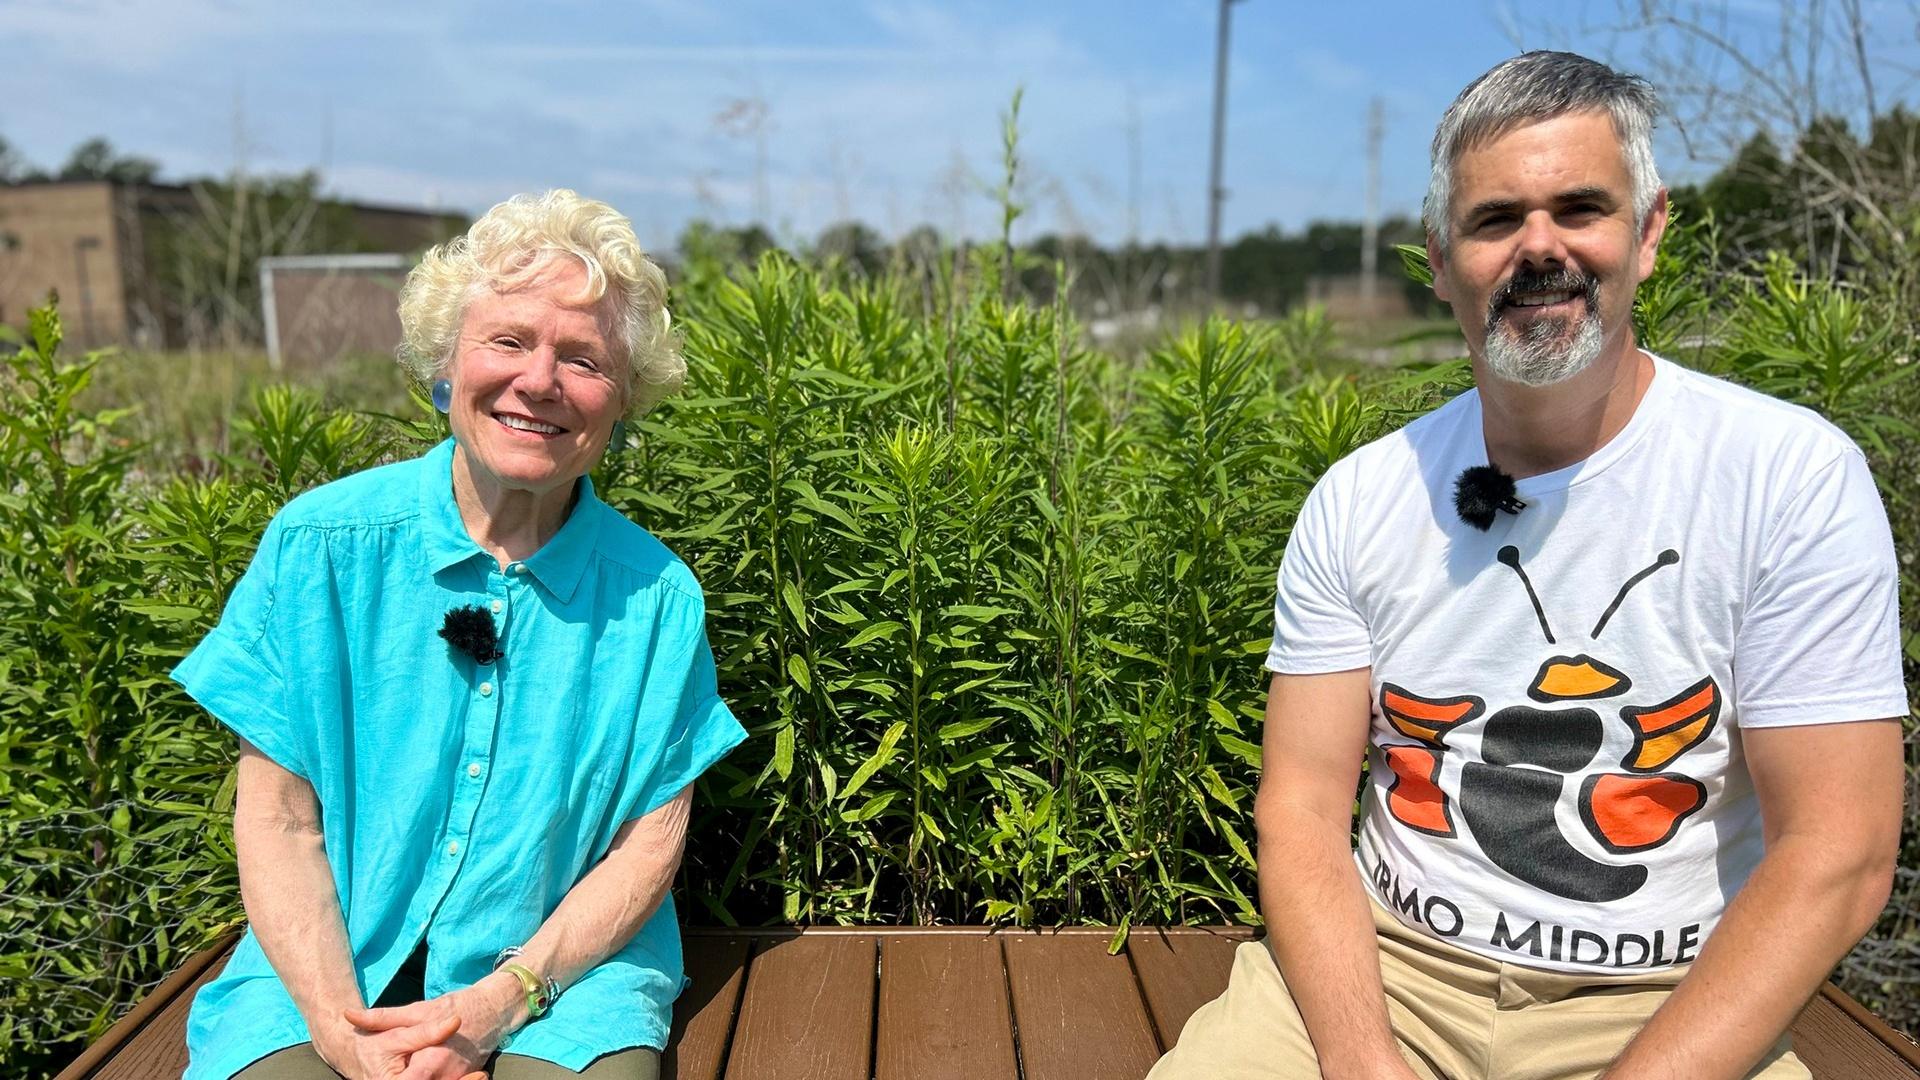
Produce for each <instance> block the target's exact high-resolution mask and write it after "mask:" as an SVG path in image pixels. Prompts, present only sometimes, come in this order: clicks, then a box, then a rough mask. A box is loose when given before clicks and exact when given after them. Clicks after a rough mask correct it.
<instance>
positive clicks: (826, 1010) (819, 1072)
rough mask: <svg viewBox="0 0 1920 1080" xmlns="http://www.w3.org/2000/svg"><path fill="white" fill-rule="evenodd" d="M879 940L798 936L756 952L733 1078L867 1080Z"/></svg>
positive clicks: (730, 1068) (737, 1028) (731, 1065)
mask: <svg viewBox="0 0 1920 1080" xmlns="http://www.w3.org/2000/svg"><path fill="white" fill-rule="evenodd" d="M877 963H878V956H877V955H876V952H875V941H874V936H873V935H872V934H867V935H837V936H814V937H796V938H794V939H792V940H790V941H775V942H772V943H771V944H767V945H765V946H763V947H762V948H761V949H759V950H758V951H757V952H755V953H754V956H753V959H752V961H751V962H750V963H749V964H748V965H747V988H746V992H745V994H744V995H743V996H742V998H741V1000H740V1016H739V1019H737V1020H736V1021H735V1022H734V1028H733V1049H732V1050H731V1051H730V1052H729V1053H728V1054H727V1080H775V1078H778V1080H867V1069H868V1066H869V1065H870V1063H871V1058H872V1051H873V995H874V980H875V975H876V970H875V969H876V965H877Z"/></svg>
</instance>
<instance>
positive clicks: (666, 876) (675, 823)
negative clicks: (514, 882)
mask: <svg viewBox="0 0 1920 1080" xmlns="http://www.w3.org/2000/svg"><path fill="white" fill-rule="evenodd" d="M692 801H693V789H692V788H691V787H689V788H686V789H684V790H682V791H681V792H680V794H678V795H676V796H675V797H674V798H672V799H671V800H669V801H668V802H667V803H666V804H665V805H663V806H661V807H660V808H659V809H657V810H654V811H653V812H652V813H650V814H648V815H646V816H645V817H643V818H639V819H637V820H635V821H632V822H630V823H628V824H627V825H626V826H625V827H624V828H622V829H621V830H620V832H619V834H618V835H616V836H615V838H614V842H613V847H612V849H611V850H609V851H608V852H607V857H606V858H604V859H602V860H601V861H600V864H599V865H598V866H595V867H594V868H593V869H592V870H590V871H588V872H587V875H586V876H585V877H583V878H581V879H580V881H579V882H578V883H577V884H575V885H574V887H573V888H572V889H570V890H568V892H567V895H566V896H565V897H563V898H562V899H561V901H560V905H559V906H558V907H556V908H555V909H554V911H553V914H552V915H549V916H548V917H547V920H546V922H544V923H542V924H541V925H540V929H539V931H537V932H536V933H535V934H534V935H533V937H532V938H530V939H528V940H527V941H526V942H525V943H524V944H522V945H521V955H520V959H519V962H520V963H522V964H524V965H525V966H526V967H528V968H530V969H531V970H533V971H535V972H538V973H540V974H541V975H543V976H546V977H547V978H551V979H553V980H554V981H555V982H557V983H559V984H560V986H562V987H563V988H564V987H566V986H568V985H570V984H572V983H573V982H575V981H577V980H578V979H579V978H580V977H581V976H583V975H585V974H586V973H587V972H588V971H591V970H592V969H593V968H594V967H596V966H598V965H599V964H600V963H601V962H602V961H604V960H606V959H607V958H608V957H609V956H612V955H613V954H614V953H615V952H618V951H619V950H620V949H621V948H624V947H625V946H626V944H627V942H629V941H631V940H633V936H634V935H635V934H637V933H639V932H640V928H641V927H643V926H645V925H646V923H647V920H648V919H650V918H652V917H653V913H654V912H655V911H657V910H659V908H660V903H661V901H662V900H664V899H665V898H666V895H667V890H668V889H669V888H671V887H672V885H673V875H674V874H675V873H676V872H678V870H679V868H680V855H681V852H682V851H683V850H684V845H685V842H686V833H687V814H688V809H689V807H690V805H691V804H692ZM524 1021H525V1007H524V1005H522V1006H520V1008H519V1011H518V1014H517V1015H516V1016H515V1017H514V1021H513V1026H516V1027H517V1026H518V1025H519V1024H520V1023H523V1022H524Z"/></svg>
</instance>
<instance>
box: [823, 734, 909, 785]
mask: <svg viewBox="0 0 1920 1080" xmlns="http://www.w3.org/2000/svg"><path fill="white" fill-rule="evenodd" d="M906 733H907V722H906V721H905V720H895V721H894V722H893V724H892V725H891V726H889V727H888V728H887V731H886V734H884V735H882V736H880V745H879V746H878V747H877V748H876V749H875V750H874V751H873V753H871V754H869V755H867V760H865V761H863V762H861V763H860V767H859V768H857V769H855V770H853V775H852V776H850V777H848V778H847V786H846V787H845V788H842V789H841V791H840V801H841V802H846V801H847V800H848V799H851V798H853V796H854V794H855V793H856V792H858V791H859V790H860V789H861V788H862V787H864V786H866V783H867V781H868V780H870V779H872V778H873V774H874V773H877V772H879V771H880V770H881V769H883V768H885V767H886V766H887V763H888V762H890V761H892V760H893V755H894V751H895V749H896V748H897V747H898V746H899V743H900V737H901V736H902V735H905V734H906Z"/></svg>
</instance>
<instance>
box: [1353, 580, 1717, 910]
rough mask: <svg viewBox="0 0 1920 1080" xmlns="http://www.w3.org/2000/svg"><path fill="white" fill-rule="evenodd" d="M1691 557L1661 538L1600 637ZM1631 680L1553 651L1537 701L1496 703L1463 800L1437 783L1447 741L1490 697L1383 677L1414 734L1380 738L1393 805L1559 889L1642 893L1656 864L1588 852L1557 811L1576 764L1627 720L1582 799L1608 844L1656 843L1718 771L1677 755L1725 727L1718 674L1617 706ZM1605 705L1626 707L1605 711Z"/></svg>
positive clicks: (1593, 661) (1583, 893)
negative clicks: (1627, 740) (1622, 749)
mask: <svg viewBox="0 0 1920 1080" xmlns="http://www.w3.org/2000/svg"><path fill="white" fill-rule="evenodd" d="M1499 560H1500V562H1502V563H1504V564H1505V565H1507V566H1509V567H1511V568H1512V569H1513V570H1514V572H1515V573H1517V574H1518V575H1519V577H1520V581H1521V583H1522V584H1523V585H1525V587H1526V592H1527V596H1528V598H1529V599H1531V600H1532V601H1533V609H1534V614H1535V616H1536V617H1537V618H1538V619H1539V622H1540V629H1541V632H1542V633H1543V634H1544V635H1545V637H1546V641H1547V644H1548V645H1549V646H1552V645H1556V644H1558V643H1557V642H1556V641H1555V639H1554V636H1553V630H1552V628H1551V627H1550V626H1549V625H1548V623H1547V616H1546V611H1545V609H1544V608H1543V607H1542V606H1541V604H1540V598H1539V595H1538V594H1537V593H1535V592H1534V590H1533V583H1532V581H1530V580H1529V579H1528V578H1527V574H1526V570H1525V569H1524V568H1523V567H1522V566H1521V565H1520V555H1519V551H1518V549H1516V548H1514V547H1513V546H1511V545H1509V546H1507V547H1503V548H1501V549H1500V552H1499ZM1679 561H1680V556H1679V554H1678V553H1677V552H1675V551H1673V550H1672V549H1668V550H1666V551H1662V552H1661V553H1660V555H1659V557H1658V558H1657V559H1655V560H1654V563H1653V565H1651V566H1649V567H1647V568H1646V569H1644V570H1642V571H1640V572H1639V573H1638V574H1635V575H1634V576H1633V577H1632V578H1630V579H1628V580H1627V582H1626V584H1624V585H1622V586H1621V587H1620V591H1619V593H1618V594H1617V595H1616V596H1615V597H1614V599H1613V603H1612V605H1610V606H1609V607H1608V608H1607V610H1606V612H1605V613H1604V614H1603V615H1601V617H1600V621H1599V622H1598V623H1597V624H1595V626H1594V628H1593V633H1592V634H1591V635H1589V636H1590V637H1591V638H1593V639H1594V640H1595V641H1596V642H1597V641H1598V639H1599V637H1600V634H1601V632H1602V631H1603V630H1605V629H1606V627H1607V623H1608V621H1609V620H1611V619H1612V618H1613V615H1614V613H1615V612H1616V611H1618V610H1619V608H1620V604H1621V602H1622V601H1624V600H1625V599H1626V597H1627V593H1628V592H1629V591H1630V590H1632V589H1633V587H1634V586H1635V585H1638V584H1639V583H1640V582H1642V581H1644V580H1646V579H1647V578H1648V577H1650V576H1652V575H1653V574H1655V573H1657V572H1658V571H1659V570H1661V569H1662V568H1664V567H1667V566H1672V565H1673V564H1675V563H1677V562H1679ZM1633 690H1634V684H1633V680H1632V678H1630V677H1629V676H1628V674H1627V673H1625V672H1623V671H1620V670H1619V669H1617V668H1615V667H1613V666H1611V665H1609V664H1607V663H1606V662H1604V661H1603V660H1600V659H1598V658H1596V657H1594V656H1590V655H1588V654H1586V653H1579V654H1576V655H1571V656H1569V655H1565V654H1554V655H1550V656H1548V657H1547V658H1546V659H1544V660H1543V661H1542V662H1541V664H1540V668H1539V670H1538V671H1537V672H1536V673H1535V674H1534V677H1533V680H1532V682H1531V683H1530V684H1529V685H1528V687H1527V691H1526V692H1527V697H1528V698H1529V699H1531V700H1532V701H1533V702H1535V703H1537V704H1535V705H1509V706H1506V707H1505V708H1502V709H1500V710H1498V711H1496V712H1494V713H1493V715H1491V716H1487V717H1486V720H1485V722H1484V724H1483V726H1482V727H1481V729H1480V759H1481V760H1479V761H1468V762H1466V763H1465V764H1464V765H1463V766H1462V768H1461V776H1460V784H1459V799H1458V805H1457V806H1456V805H1455V800H1454V799H1453V798H1451V797H1450V796H1449V795H1448V793H1447V792H1446V791H1445V790H1443V789H1442V788H1441V787H1440V785H1439V783H1438V780H1439V776H1440V767H1441V762H1442V755H1444V754H1445V753H1446V752H1447V750H1448V739H1449V738H1450V737H1452V736H1453V735H1454V734H1455V733H1457V732H1459V731H1460V730H1461V728H1462V727H1463V726H1464V725H1467V724H1470V723H1473V722H1474V721H1476V720H1479V719H1480V718H1481V717H1482V716H1483V715H1485V714H1486V711H1487V706H1486V699H1485V697H1483V696H1481V695H1476V694H1460V695H1455V696H1452V697H1433V696H1428V695H1425V694H1420V693H1416V692H1414V691H1412V690H1408V689H1406V688H1404V687H1400V686H1396V685H1394V684H1393V683H1390V682H1389V683H1383V684H1382V687H1381V691H1380V712H1381V715H1382V716H1384V717H1385V718H1386V721H1387V723H1388V724H1389V725H1391V726H1392V728H1393V730H1394V731H1396V732H1398V733H1399V734H1401V735H1403V736H1405V737H1407V738H1409V739H1412V740H1414V741H1413V742H1412V743H1411V744H1399V745H1392V746H1384V747H1382V753H1383V755H1384V757H1385V758H1386V764H1387V767H1388V769H1390V770H1391V771H1392V773H1393V781H1392V783H1391V785H1390V786H1389V787H1388V789H1387V796H1386V799H1387V811H1388V813H1390V814H1392V815H1393V817H1394V819H1395V820H1396V821H1398V822H1400V823H1401V824H1402V825H1405V826H1407V827H1408V828H1410V829H1414V830H1417V831H1419V832H1423V833H1426V834H1428V835H1430V836H1437V837H1442V838H1445V839H1457V838H1458V837H1459V835H1460V830H1459V824H1460V823H1461V822H1464V823H1465V825H1466V827H1467V830H1468V831H1469V832H1470V833H1471V834H1472V837H1473V840H1474V841H1475V842H1476V843H1478V844H1479V846H1480V849H1481V851H1482V852H1484V853H1485V854H1486V856H1487V858H1488V859H1489V860H1490V861H1492V862H1493V864H1494V865H1495V866H1498V867H1499V868H1500V869H1502V870H1504V871H1506V872H1507V873H1509V874H1511V875H1513V876H1514V877H1516V878H1518V879H1520V880H1521V881H1523V882H1526V883H1527V884H1529V885H1532V886H1534V887H1535V888H1538V889H1542V890H1545V891H1547V892H1550V893H1553V894H1554V895H1556V896H1562V897H1565V898H1567V899H1569V900H1578V901H1584V902H1595V903H1605V902H1608V901H1612V900H1619V899H1621V898H1623V897H1626V896H1630V895H1632V894H1633V893H1634V892H1636V891H1638V890H1639V889H1640V887H1641V886H1642V885H1644V884H1646V881H1647V874H1648V871H1647V868H1646V866H1644V865H1642V864H1640V863H1632V862H1628V863H1608V862H1601V861H1599V860H1597V859H1593V858H1590V857H1589V856H1587V855H1586V854H1584V853H1583V852H1581V851H1580V850H1579V849H1578V848H1576V847H1574V845H1573V844H1572V842H1571V841H1569V840H1568V839H1567V838H1566V836H1564V835H1563V834H1562V833H1561V830H1560V825H1559V822H1558V819H1557V818H1556V817H1555V812H1554V811H1555V808H1556V807H1557V806H1558V805H1559V803H1560V801H1561V798H1562V796H1563V795H1564V794H1565V790H1564V789H1565V787H1566V783H1567V777H1568V774H1573V773H1578V772H1580V771H1583V770H1585V769H1586V768H1587V767H1588V766H1590V765H1591V764H1592V763H1593V761H1594V759H1596V758H1597V757H1599V755H1600V752H1601V749H1602V747H1603V745H1604V743H1605V735H1606V725H1607V724H1609V723H1621V724H1625V725H1626V726H1627V728H1628V730H1629V732H1630V733H1631V735H1632V745H1631V747H1630V748H1629V749H1628V750H1627V752H1626V753H1625V755H1623V757H1622V758H1621V760H1620V761H1619V762H1618V771H1604V772H1598V773H1594V774H1592V775H1590V776H1588V777H1587V778H1586V779H1585V780H1584V781H1582V782H1581V784H1580V788H1579V791H1578V793H1577V795H1576V798H1575V805H1576V807H1577V809H1578V812H1579V817H1580V820H1581V822H1582V823H1583V824H1584V825H1585V827H1586V830H1587V832H1588V833H1589V834H1590V835H1591V836H1592V837H1593V839H1594V840H1595V841H1596V842H1597V843H1598V844H1599V845H1600V847H1601V848H1602V849H1603V850H1605V851H1606V852H1608V853H1609V854H1612V855H1634V854H1638V853H1641V852H1646V851H1651V850H1653V849H1655V848H1658V847H1660V846H1661V845H1663V844H1665V843H1667V842H1668V841H1670V840H1672V839H1673V837H1674V835H1675V834H1676V833H1678V832H1679V830H1680V826H1681V825H1682V824H1683V823H1684V822H1685V821H1686V820H1687V819H1688V818H1689V817H1691V816H1693V815H1694V814H1695V813H1696V812H1698V811H1699V810H1700V808H1701V807H1702V806H1703V805H1705V803H1706V798H1707V789H1706V785H1704V784H1702V783H1701V782H1700V781H1699V780H1696V779H1694V778H1693V777H1691V776H1687V775H1685V774H1683V773H1679V772H1674V771H1671V770H1670V769H1669V766H1671V765H1673V764H1674V763H1675V762H1676V761H1677V760H1678V759H1679V758H1681V757H1682V756H1683V755H1685V754H1686V753H1687V752H1688V751H1690V750H1692V749H1693V748H1694V747H1696V746H1698V745H1700V743H1701V742H1702V741H1703V740H1705V739H1706V737H1707V736H1708V735H1709V734H1710V733H1711V732H1712V731H1713V729H1714V727H1715V726H1716V725H1717V724H1718V723H1719V719H1720V710H1721V704H1722V697H1721V693H1720V687H1719V685H1718V684H1717V683H1715V682H1714V680H1713V678H1712V676H1707V677H1705V678H1702V679H1700V680H1699V681H1697V682H1694V683H1692V684H1691V685H1688V686H1684V687H1681V688H1679V689H1677V690H1673V691H1672V692H1670V693H1667V694H1665V695H1664V696H1661V695H1658V694H1656V695H1654V696H1655V697H1656V698H1657V700H1656V701H1654V702H1653V703H1651V704H1646V705H1634V704H1625V703H1621V704H1619V705H1618V707H1617V708H1615V706H1614V703H1613V702H1611V701H1610V700H1609V699H1615V698H1626V699H1628V700H1629V701H1630V700H1632V698H1633V697H1637V696H1638V695H1633V694H1632V692H1633ZM1630 695H1632V696H1630ZM1603 702H1605V703H1606V704H1602V703H1603ZM1607 710H1611V711H1612V712H1613V714H1614V715H1613V716H1612V717H1606V716H1603V715H1602V712H1603V711H1607Z"/></svg>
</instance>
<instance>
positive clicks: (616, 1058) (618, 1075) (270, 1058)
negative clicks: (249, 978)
mask: <svg viewBox="0 0 1920 1080" xmlns="http://www.w3.org/2000/svg"><path fill="white" fill-rule="evenodd" d="M487 1071H488V1073H489V1074H490V1075H491V1076H493V1077H494V1080H563V1078H566V1080H571V1078H572V1077H586V1078H587V1080H659V1076H660V1051H658V1050H651V1049H648V1048H646V1047H638V1048H636V1049H633V1050H621V1051H619V1052H617V1053H612V1054H607V1055H605V1056H603V1057H599V1058H595V1059H594V1062H593V1064H591V1065H588V1066H587V1070H586V1071H585V1072H574V1071H573V1070H572V1069H568V1068H563V1067H562V1066H559V1065H555V1064H554V1063H553V1062H551V1061H541V1060H539V1059H538V1058H530V1057H521V1056H519V1055H517V1054H495V1055H493V1060H491V1061H489V1062H487ZM339 1076H340V1074H339V1073H337V1072H334V1071H333V1070H332V1069H331V1068H328V1067H327V1063H326V1062H325V1061H323V1060H321V1058H320V1055H319V1054H316V1053H314V1050H313V1044H312V1043H301V1044H300V1045H298V1046H289V1047H287V1048H286V1049H285V1050H281V1051H279V1052H278V1053H273V1054H268V1055H267V1056H266V1057H263V1058H261V1059H260V1060H259V1061H256V1062H254V1063H253V1064H251V1065H249V1066H247V1067H246V1068H244V1069H241V1070H240V1071H239V1072H237V1073H235V1074H234V1080H338V1077H339Z"/></svg>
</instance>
